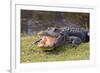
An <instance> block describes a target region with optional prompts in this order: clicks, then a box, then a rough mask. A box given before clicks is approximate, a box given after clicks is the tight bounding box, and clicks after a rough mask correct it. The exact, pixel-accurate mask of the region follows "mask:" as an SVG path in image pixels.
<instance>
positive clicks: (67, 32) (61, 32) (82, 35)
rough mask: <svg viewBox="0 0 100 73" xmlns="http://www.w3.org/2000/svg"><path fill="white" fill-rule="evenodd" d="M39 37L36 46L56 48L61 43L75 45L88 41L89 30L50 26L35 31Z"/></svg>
mask: <svg viewBox="0 0 100 73" xmlns="http://www.w3.org/2000/svg"><path fill="white" fill-rule="evenodd" d="M37 34H38V35H39V36H40V39H39V40H37V41H36V42H35V44H37V46H38V47H45V48H47V47H52V48H56V47H58V46H60V45H62V44H72V45H73V46H77V45H79V44H81V43H82V42H88V41H89V30H87V29H84V28H72V27H62V28H57V27H51V28H48V29H47V30H44V31H40V32H38V33H37Z"/></svg>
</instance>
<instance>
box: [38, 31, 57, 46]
mask: <svg viewBox="0 0 100 73" xmlns="http://www.w3.org/2000/svg"><path fill="white" fill-rule="evenodd" d="M38 35H39V36H40V38H41V40H40V42H38V47H45V48H47V47H53V46H54V45H55V43H56V42H57V37H56V36H51V35H49V34H47V33H44V32H39V33H38Z"/></svg>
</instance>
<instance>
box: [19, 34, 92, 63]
mask: <svg viewBox="0 0 100 73" xmlns="http://www.w3.org/2000/svg"><path fill="white" fill-rule="evenodd" d="M37 39H38V37H37V36H22V37H21V52H20V53H21V63H32V62H47V61H72V60H88V59H89V55H90V50H89V43H82V44H80V45H79V46H78V47H72V46H71V45H67V44H66V45H62V46H60V47H58V48H56V50H54V51H51V52H43V51H42V50H43V49H45V48H38V47H37V46H36V45H35V44H32V42H34V41H36V40H37Z"/></svg>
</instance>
